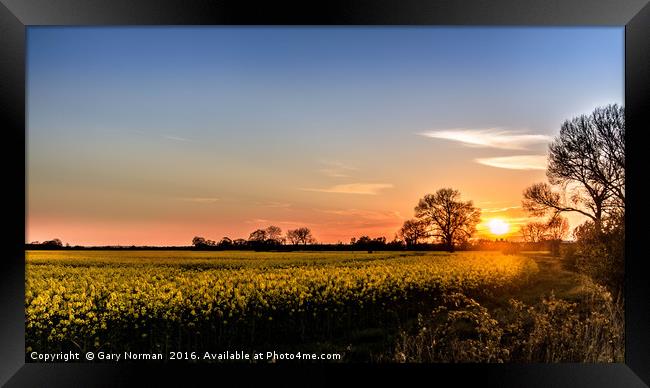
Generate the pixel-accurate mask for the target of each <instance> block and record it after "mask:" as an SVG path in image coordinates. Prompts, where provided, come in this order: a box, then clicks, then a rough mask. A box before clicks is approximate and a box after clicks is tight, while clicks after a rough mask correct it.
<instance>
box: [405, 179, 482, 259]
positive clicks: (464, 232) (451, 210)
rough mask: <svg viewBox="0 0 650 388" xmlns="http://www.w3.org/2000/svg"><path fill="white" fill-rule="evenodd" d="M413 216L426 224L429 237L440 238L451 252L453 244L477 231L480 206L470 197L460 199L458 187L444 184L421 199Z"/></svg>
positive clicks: (459, 242)
mask: <svg viewBox="0 0 650 388" xmlns="http://www.w3.org/2000/svg"><path fill="white" fill-rule="evenodd" d="M415 217H417V218H419V219H420V220H422V221H423V222H424V223H425V224H426V225H427V227H428V228H429V229H430V233H429V235H430V236H431V237H437V238H439V239H440V240H441V241H442V243H443V244H445V246H446V247H447V250H448V251H450V252H453V251H454V247H455V245H457V244H461V243H463V242H465V241H467V240H468V239H469V238H470V237H471V236H472V234H473V233H474V232H475V231H476V224H478V223H479V221H480V219H481V210H480V209H478V208H476V207H474V205H473V203H472V201H467V202H463V201H461V200H460V192H459V191H458V190H454V189H449V188H446V189H440V190H438V191H437V192H436V193H435V194H427V195H425V196H424V198H422V199H420V202H419V203H418V205H417V206H416V207H415Z"/></svg>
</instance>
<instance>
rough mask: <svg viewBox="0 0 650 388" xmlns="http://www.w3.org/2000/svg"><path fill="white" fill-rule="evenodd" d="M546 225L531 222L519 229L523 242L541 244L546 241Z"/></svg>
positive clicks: (544, 223)
mask: <svg viewBox="0 0 650 388" xmlns="http://www.w3.org/2000/svg"><path fill="white" fill-rule="evenodd" d="M547 233H548V224H547V223H546V222H539V221H532V222H529V223H527V224H526V225H524V226H522V227H521V235H522V237H523V238H524V241H527V242H531V243H538V242H542V241H544V240H545V239H546V235H547Z"/></svg>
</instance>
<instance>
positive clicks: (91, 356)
mask: <svg viewBox="0 0 650 388" xmlns="http://www.w3.org/2000/svg"><path fill="white" fill-rule="evenodd" d="M165 356H166V357H165ZM29 358H30V359H31V360H33V361H40V362H69V361H83V360H86V361H109V362H120V361H140V360H145V361H146V360H171V361H181V360H182V361H192V360H194V361H249V362H254V361H269V362H276V361H278V360H280V361H284V360H307V361H310V360H315V361H340V360H341V359H342V356H341V354H338V353H321V354H317V353H302V352H296V353H286V352H285V353H278V352H276V351H266V352H252V353H247V352H243V351H234V352H231V351H224V352H221V353H213V352H203V353H199V352H169V353H167V354H163V353H133V352H123V353H111V352H101V351H100V352H86V353H85V354H84V356H83V357H81V353H79V352H67V353H63V352H61V353H39V352H30V353H29Z"/></svg>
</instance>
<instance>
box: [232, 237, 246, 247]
mask: <svg viewBox="0 0 650 388" xmlns="http://www.w3.org/2000/svg"><path fill="white" fill-rule="evenodd" d="M247 243H248V242H247V241H246V240H244V239H243V238H236V239H234V240H232V245H233V246H235V247H244V246H246V244H247Z"/></svg>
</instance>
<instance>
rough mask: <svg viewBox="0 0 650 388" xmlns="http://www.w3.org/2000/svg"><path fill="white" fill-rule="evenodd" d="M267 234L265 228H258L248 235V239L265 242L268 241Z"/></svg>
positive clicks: (254, 241)
mask: <svg viewBox="0 0 650 388" xmlns="http://www.w3.org/2000/svg"><path fill="white" fill-rule="evenodd" d="M266 238H267V234H266V230H264V229H257V230H255V231H254V232H251V234H250V235H249V236H248V241H249V242H253V243H263V242H264V241H266Z"/></svg>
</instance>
